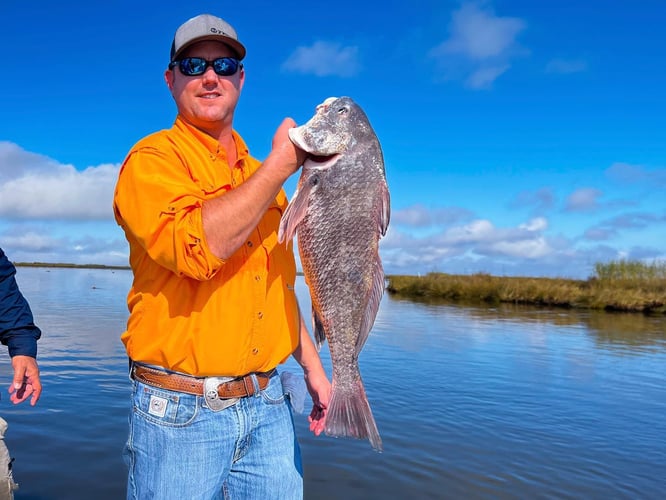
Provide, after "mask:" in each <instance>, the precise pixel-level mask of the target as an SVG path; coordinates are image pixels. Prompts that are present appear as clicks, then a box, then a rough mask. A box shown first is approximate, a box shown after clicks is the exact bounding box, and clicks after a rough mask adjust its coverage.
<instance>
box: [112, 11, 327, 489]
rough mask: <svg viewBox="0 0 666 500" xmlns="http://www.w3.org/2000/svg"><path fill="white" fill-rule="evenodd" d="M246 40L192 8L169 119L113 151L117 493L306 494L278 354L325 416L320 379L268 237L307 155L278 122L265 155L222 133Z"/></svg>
mask: <svg viewBox="0 0 666 500" xmlns="http://www.w3.org/2000/svg"><path fill="white" fill-rule="evenodd" d="M244 57H245V47H244V46H243V45H242V44H241V42H240V41H239V40H238V36H237V35H236V31H235V30H234V29H233V28H232V27H231V26H230V25H229V24H228V23H226V22H225V21H224V20H222V19H219V18H217V17H214V16H211V15H200V16H197V17H194V18H192V19H190V20H189V21H187V22H185V23H184V24H183V25H182V26H180V27H179V28H178V30H177V31H176V33H175V36H174V40H173V43H172V47H171V59H170V63H169V66H168V68H167V70H166V71H165V80H166V84H167V86H168V88H169V90H170V91H171V95H172V96H173V99H174V100H175V102H176V106H177V109H178V115H177V117H176V121H175V123H174V125H173V127H172V128H171V129H169V130H163V131H160V132H157V133H154V134H152V135H149V136H148V137H146V138H144V139H143V140H141V141H139V142H138V143H137V144H136V145H135V146H134V147H133V148H132V149H131V151H130V152H129V154H128V156H127V158H126V159H125V162H124V163H123V165H122V167H121V170H120V174H119V177H118V183H117V186H116V191H115V196H114V210H115V216H116V220H117V222H118V223H119V225H120V226H121V227H122V228H123V230H124V231H125V235H126V238H127V240H128V243H129V247H130V265H131V267H132V270H133V273H134V281H133V284H132V287H131V289H130V292H129V294H128V308H129V311H130V316H129V319H128V323H127V331H126V332H124V333H123V335H122V337H121V338H122V340H123V342H124V344H125V346H126V349H127V353H128V356H129V358H130V371H131V378H132V380H133V411H132V412H131V415H130V434H129V439H128V441H127V446H126V448H125V459H126V462H127V464H128V467H129V478H128V491H127V497H128V498H136V499H142V500H143V499H146V498H160V499H164V498H173V499H183V498H187V499H199V498H200V499H209V498H261V499H270V498H280V499H286V498H301V497H302V495H303V486H302V472H301V463H300V451H299V447H298V443H297V441H296V438H295V432H294V425H293V420H292V416H291V411H290V408H289V405H288V404H287V401H288V398H285V395H284V389H283V387H282V384H281V381H280V377H279V376H278V375H277V372H276V370H275V369H276V367H277V366H278V365H279V364H281V363H282V362H284V361H285V360H286V359H287V358H288V357H289V356H290V355H293V356H294V358H295V359H296V361H298V363H299V364H300V365H301V366H302V368H303V371H304V374H305V383H306V386H307V389H308V391H309V393H310V395H311V397H312V400H313V403H314V406H313V410H312V413H311V414H310V417H309V420H310V429H311V430H312V431H313V432H314V433H315V434H316V435H319V434H320V433H321V432H322V430H323V427H324V419H325V414H326V405H327V403H328V397H329V394H330V389H331V387H330V383H329V381H328V379H327V377H326V374H325V372H324V369H323V367H322V365H321V361H320V359H319V355H318V354H317V351H316V349H315V348H314V345H313V343H312V340H311V339H310V336H309V334H308V331H307V329H306V328H305V325H304V323H303V320H302V319H301V316H300V313H299V309H298V304H297V300H296V295H295V291H294V281H295V270H296V269H295V261H294V256H293V249H292V245H291V243H289V244H288V245H284V244H282V245H281V244H278V242H277V232H278V226H279V221H280V216H281V214H282V212H283V211H284V209H285V208H286V205H287V199H286V195H285V193H284V190H283V189H282V185H283V183H284V182H285V180H286V179H287V178H288V177H289V176H290V175H292V174H293V173H294V172H295V171H296V170H297V169H298V167H299V166H300V165H301V164H302V163H303V160H304V159H305V153H303V152H302V151H301V150H299V149H297V148H296V147H295V146H294V145H293V144H292V143H291V142H290V140H289V138H288V130H289V129H290V128H292V127H294V126H295V125H296V124H295V123H294V121H293V120H291V119H285V120H284V121H283V122H282V124H281V125H280V126H279V128H278V129H277V131H276V133H275V136H274V137H273V147H272V151H271V153H270V154H269V155H268V157H267V158H266V159H265V161H264V162H263V163H260V162H259V161H257V160H255V159H254V158H252V157H251V156H250V155H249V153H248V149H247V146H246V145H245V143H244V142H243V139H242V138H241V137H240V135H238V133H237V132H236V131H234V130H233V128H232V126H233V117H234V110H235V107H236V104H237V102H238V98H239V96H240V93H241V90H242V88H243V83H244V81H245V70H244V68H243V65H242V62H241V61H242V59H243V58H244Z"/></svg>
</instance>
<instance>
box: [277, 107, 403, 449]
mask: <svg viewBox="0 0 666 500" xmlns="http://www.w3.org/2000/svg"><path fill="white" fill-rule="evenodd" d="M289 137H290V139H291V141H292V142H293V143H294V144H296V145H297V146H298V147H299V148H301V149H303V150H304V151H306V152H308V153H309V154H310V156H309V158H308V159H307V160H306V161H305V163H304V164H303V169H302V172H301V177H300V179H299V181H298V187H297V190H296V193H295V194H294V197H293V199H292V200H291V202H290V203H289V206H288V207H287V209H286V210H285V212H284V215H283V216H282V220H281V221H280V230H279V236H278V238H279V240H280V241H281V242H282V241H284V240H290V239H291V238H292V237H293V236H294V233H295V232H298V249H299V253H300V256H301V263H302V265H303V273H304V275H305V280H306V282H307V284H308V287H309V288H310V296H311V298H312V319H313V330H314V336H315V342H316V344H317V348H318V349H319V348H321V345H322V343H323V342H324V340H326V339H328V344H329V350H330V353H331V361H332V363H333V379H332V393H331V399H330V401H329V405H328V412H327V416H326V428H325V432H326V434H327V435H329V436H348V437H354V438H358V439H365V438H367V439H369V440H370V444H371V445H372V447H373V448H374V449H376V450H378V451H381V450H382V441H381V438H380V437H379V432H378V430H377V425H376V424H375V419H374V417H373V415H372V410H371V409H370V404H369V403H368V399H367V397H366V394H365V388H364V387H363V382H362V380H361V374H360V372H359V367H358V356H359V353H360V352H361V349H362V348H363V345H364V344H365V341H366V340H367V339H368V334H369V333H370V329H371V328H372V325H373V324H374V321H375V317H376V315H377V309H378V308H379V302H380V300H381V298H382V295H383V293H384V270H383V268H382V263H381V260H380V257H379V251H378V248H379V238H380V237H381V236H383V235H384V234H386V229H387V227H388V223H389V218H390V206H389V204H390V201H389V191H388V186H387V185H386V176H385V173H384V158H383V155H382V150H381V147H380V145H379V140H378V139H377V136H376V135H375V132H374V131H373V129H372V127H371V126H370V123H369V121H368V118H367V116H366V115H365V113H364V112H363V110H362V109H361V108H360V107H359V106H358V105H357V104H356V103H355V102H354V101H353V100H352V99H350V98H349V97H341V98H335V97H330V98H328V99H326V100H325V101H324V102H323V103H322V104H320V105H319V106H317V111H316V113H315V115H314V116H313V117H312V118H311V119H310V120H309V121H308V122H307V123H305V124H304V125H302V126H300V127H297V128H294V129H292V130H290V133H289Z"/></svg>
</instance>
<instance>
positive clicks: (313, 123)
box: [289, 97, 374, 156]
mask: <svg viewBox="0 0 666 500" xmlns="http://www.w3.org/2000/svg"><path fill="white" fill-rule="evenodd" d="M369 133H370V134H372V135H374V132H372V128H371V127H370V123H369V122H368V118H367V116H366V115H365V113H364V112H363V110H362V109H361V108H360V106H358V104H356V103H355V102H354V101H353V100H352V99H351V98H349V97H329V98H328V99H326V100H325V101H324V102H322V103H321V104H319V105H318V106H317V110H316V113H315V114H314V116H313V117H312V118H311V119H310V120H309V121H308V122H307V123H305V124H303V125H301V126H300V127H296V128H293V129H291V130H289V138H290V139H291V141H292V142H293V143H294V144H295V145H296V146H298V147H299V148H301V149H302V150H303V151H305V152H307V153H310V154H311V155H314V156H332V155H337V154H341V153H344V152H345V151H347V150H349V149H350V148H351V147H353V145H354V144H356V142H358V141H359V140H362V139H363V137H365V136H367V135H368V134H369Z"/></svg>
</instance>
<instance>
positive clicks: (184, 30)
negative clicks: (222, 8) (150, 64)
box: [170, 14, 245, 61]
mask: <svg viewBox="0 0 666 500" xmlns="http://www.w3.org/2000/svg"><path fill="white" fill-rule="evenodd" d="M204 40H212V41H217V42H222V43H224V44H226V45H228V46H229V47H230V48H231V49H232V50H233V51H234V52H235V53H236V58H237V59H238V60H239V61H240V60H242V59H243V58H244V57H245V47H244V46H243V44H242V43H240V42H239V41H238V35H237V34H236V30H235V29H234V28H233V27H232V26H231V25H230V24H229V23H227V22H226V21H225V20H224V19H220V18H219V17H215V16H212V15H210V14H201V15H198V16H196V17H193V18H192V19H190V20H188V21H186V22H184V23H183V24H182V25H181V26H180V28H178V29H177V30H176V34H175V35H174V37H173V43H172V44H171V56H170V61H175V60H177V59H178V57H179V56H180V55H181V54H182V53H183V51H184V50H185V49H187V47H189V46H190V45H192V44H194V43H196V42H201V41H204Z"/></svg>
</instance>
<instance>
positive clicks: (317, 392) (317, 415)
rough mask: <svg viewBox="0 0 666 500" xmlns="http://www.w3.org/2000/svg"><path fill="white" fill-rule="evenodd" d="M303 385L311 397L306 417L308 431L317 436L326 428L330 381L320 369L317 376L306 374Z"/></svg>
mask: <svg viewBox="0 0 666 500" xmlns="http://www.w3.org/2000/svg"><path fill="white" fill-rule="evenodd" d="M305 385H306V386H307V388H308V392H309V393H310V397H311V398H312V411H311V412H310V416H309V417H308V422H310V431H312V432H313V433H314V435H315V436H319V435H320V434H321V433H322V432H324V429H326V412H327V411H328V401H329V398H330V397H331V383H330V382H329V381H328V378H326V374H325V373H323V371H322V372H321V373H320V374H319V376H313V375H311V374H306V375H305Z"/></svg>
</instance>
